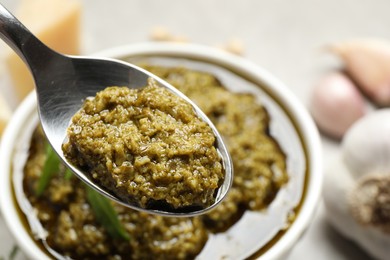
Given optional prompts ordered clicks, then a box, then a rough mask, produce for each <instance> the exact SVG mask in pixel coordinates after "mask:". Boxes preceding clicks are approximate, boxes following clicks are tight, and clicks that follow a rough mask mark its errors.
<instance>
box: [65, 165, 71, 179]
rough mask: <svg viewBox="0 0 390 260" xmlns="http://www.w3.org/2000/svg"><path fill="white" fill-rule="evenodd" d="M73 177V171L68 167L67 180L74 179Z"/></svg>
mask: <svg viewBox="0 0 390 260" xmlns="http://www.w3.org/2000/svg"><path fill="white" fill-rule="evenodd" d="M72 177H73V172H72V171H71V170H70V169H69V168H66V170H65V174H64V178H65V180H70V179H72Z"/></svg>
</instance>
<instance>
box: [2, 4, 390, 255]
mask: <svg viewBox="0 0 390 260" xmlns="http://www.w3.org/2000/svg"><path fill="white" fill-rule="evenodd" d="M26 1H28V0H26ZM80 2H81V5H82V9H81V16H80V17H81V20H80V30H81V31H80V35H81V39H80V53H81V54H92V53H95V52H98V51H100V50H103V49H107V48H111V47H115V46H119V45H126V44H131V43H138V42H142V41H150V40H164V39H167V38H170V39H174V40H179V41H188V42H194V43H201V44H205V45H210V46H217V47H223V48H226V49H229V50H230V51H233V52H235V53H236V54H237V55H242V56H244V57H245V58H247V59H249V60H251V61H253V62H254V63H256V64H258V65H260V66H262V67H264V68H265V69H266V70H268V71H270V72H271V73H272V74H274V75H275V76H276V77H278V78H279V79H281V80H282V81H283V82H284V83H285V84H286V85H287V86H288V87H289V88H291V89H292V90H293V92H294V93H295V95H296V96H297V97H298V98H299V99H300V100H301V101H302V102H303V103H304V104H305V105H306V106H307V105H308V104H309V102H310V98H311V93H312V87H313V85H314V84H315V82H316V81H317V80H318V79H319V77H321V75H323V74H324V73H326V72H327V71H330V70H333V69H335V68H337V67H338V66H340V62H339V60H337V59H336V58H335V57H334V56H332V55H330V54H329V53H327V52H326V51H324V49H325V47H326V46H327V45H329V44H331V43H334V42H339V41H342V40H349V39H356V38H371V37H374V38H380V39H390V30H389V28H390V15H389V10H390V1H388V0H267V1H266V0H242V1H237V0H213V1H210V0H196V1H188V0H187V1H186V0H165V1H161V0H115V1H107V0H80ZM1 3H2V4H4V5H5V6H6V7H7V8H8V9H9V10H11V11H15V10H16V9H17V6H18V5H19V4H20V1H19V0H2V1H1ZM167 35H168V36H167ZM164 37H167V38H164ZM0 47H1V48H2V49H1V50H2V53H4V52H5V50H4V49H5V47H3V45H1V46H0ZM6 76H7V72H6V70H5V65H4V62H2V63H1V72H0V83H1V85H0V93H1V95H3V96H4V97H5V99H6V100H8V103H9V105H10V106H11V108H14V107H15V106H16V105H17V103H18V102H19V101H18V99H17V98H16V97H15V96H14V94H13V89H12V85H11V84H9V81H5V79H4V78H5V77H6ZM322 140H323V151H324V162H325V165H326V164H327V162H328V161H329V160H330V159H331V158H332V156H334V155H335V154H336V153H337V152H338V142H337V141H335V140H332V139H329V138H327V137H322ZM0 241H1V243H0V258H1V257H2V256H4V257H7V256H8V254H9V252H10V250H11V249H12V247H13V244H14V242H13V240H12V238H11V236H10V235H9V233H8V231H7V230H6V227H5V226H4V223H3V222H2V220H1V218H0ZM18 258H21V259H23V256H21V255H18ZM314 258H315V259H316V260H321V259H324V260H325V259H367V258H368V256H367V255H365V253H363V251H361V250H360V249H359V248H358V247H357V246H355V245H354V244H352V243H351V242H349V241H347V240H345V239H344V238H343V237H341V236H340V235H338V233H337V232H336V231H334V230H333V229H332V228H331V227H330V226H329V225H328V224H327V222H326V220H325V217H324V208H323V206H322V205H319V208H318V211H317V214H316V218H315V219H313V223H312V225H311V226H310V228H309V230H308V231H307V232H306V233H305V235H304V236H303V237H302V239H301V241H300V242H299V243H298V244H297V246H296V247H295V248H294V250H293V251H292V253H291V255H290V257H289V259H314Z"/></svg>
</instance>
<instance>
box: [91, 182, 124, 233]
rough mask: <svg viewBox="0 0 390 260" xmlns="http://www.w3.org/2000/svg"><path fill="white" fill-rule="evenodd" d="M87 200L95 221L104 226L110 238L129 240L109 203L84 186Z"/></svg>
mask: <svg viewBox="0 0 390 260" xmlns="http://www.w3.org/2000/svg"><path fill="white" fill-rule="evenodd" d="M86 191H87V200H88V202H89V204H90V205H91V207H92V210H93V211H94V213H95V217H96V219H97V221H98V222H99V223H100V224H101V225H103V226H104V228H105V229H106V230H107V232H108V233H109V235H110V236H112V237H113V238H121V239H124V240H129V239H130V236H129V234H128V233H127V232H126V230H125V229H124V228H123V226H122V224H121V223H120V222H119V218H118V214H117V213H116V211H115V209H114V207H113V206H112V205H111V203H110V201H109V200H108V199H107V198H106V197H104V196H103V195H101V194H99V193H98V192H96V191H95V190H93V189H92V188H90V187H87V186H86Z"/></svg>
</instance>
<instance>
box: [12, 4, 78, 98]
mask: <svg viewBox="0 0 390 260" xmlns="http://www.w3.org/2000/svg"><path fill="white" fill-rule="evenodd" d="M15 16H16V17H17V18H18V19H19V20H20V21H21V22H22V23H23V24H24V25H25V26H26V27H27V28H28V29H29V30H30V31H31V32H33V33H34V34H35V35H36V36H37V37H38V38H39V39H40V40H41V41H43V42H44V43H45V44H47V45H48V46H49V47H50V48H52V49H54V50H56V51H58V52H61V53H65V54H79V52H80V16H81V4H80V1H79V0H23V1H22V2H21V4H20V6H19V8H18V9H17V10H16V11H15ZM6 65H7V67H8V70H9V73H10V76H11V80H12V82H13V84H14V89H15V90H16V96H17V97H18V98H19V99H20V100H21V99H23V98H24V97H25V96H26V95H27V94H28V93H29V92H30V91H31V90H32V89H33V88H34V82H33V78H32V76H31V74H30V72H29V70H28V68H27V66H26V65H25V64H24V63H23V61H22V60H21V59H20V58H19V57H18V56H17V55H16V54H15V53H14V52H12V51H11V50H9V52H8V53H7V55H6Z"/></svg>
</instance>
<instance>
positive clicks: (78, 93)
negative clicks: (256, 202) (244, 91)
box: [0, 4, 233, 216]
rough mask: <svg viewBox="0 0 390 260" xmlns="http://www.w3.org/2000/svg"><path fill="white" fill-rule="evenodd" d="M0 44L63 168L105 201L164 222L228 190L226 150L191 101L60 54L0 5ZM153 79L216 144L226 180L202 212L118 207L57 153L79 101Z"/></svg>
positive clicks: (132, 74)
mask: <svg viewBox="0 0 390 260" xmlns="http://www.w3.org/2000/svg"><path fill="white" fill-rule="evenodd" d="M0 38H2V39H3V40H4V41H5V42H6V43H7V44H8V45H9V46H10V47H11V48H12V49H13V50H14V51H15V52H16V53H17V54H18V55H19V56H20V58H22V60H23V61H24V62H25V63H26V64H27V66H28V67H29V69H30V71H31V73H32V75H33V77H34V81H35V88H36V95H37V100H38V112H39V116H40V121H41V125H42V128H43V131H44V132H45V134H46V137H47V139H48V141H49V143H50V144H51V146H52V147H53V149H54V150H55V151H56V153H57V154H58V155H59V157H60V158H61V159H62V161H63V162H64V163H65V164H66V166H67V167H68V168H70V169H71V170H72V171H73V172H74V174H76V176H77V177H79V178H80V179H81V180H82V181H84V182H85V183H86V184H88V185H89V186H90V187H92V188H94V189H95V190H96V191H98V192H99V193H101V194H103V195H105V196H106V197H108V198H110V199H112V200H114V201H116V202H118V203H120V204H122V205H124V206H127V207H129V208H132V209H135V210H140V211H146V212H148V213H154V214H160V215H167V216H194V215H199V214H203V213H205V212H207V211H209V210H210V209H212V208H214V207H215V206H216V205H218V204H219V203H220V202H221V201H222V199H223V198H224V197H225V195H226V193H227V191H228V190H229V188H230V186H231V183H232V177H233V168H232V162H231V158H230V156H229V153H228V151H227V149H226V146H225V144H224V142H223V140H222V138H221V136H220V134H219V133H218V131H217V130H216V128H215V126H214V125H213V124H212V123H211V121H210V120H209V119H208V118H207V116H206V115H205V114H204V113H203V112H202V111H201V110H200V108H199V107H197V106H196V105H195V104H194V103H193V102H192V101H191V100H190V99H188V98H187V97H186V96H185V95H184V94H182V93H181V92H180V91H178V90H177V89H176V88H174V87H173V86H171V85H170V84H168V83H167V82H165V81H163V80H161V79H160V78H158V77H157V76H155V75H153V74H151V73H149V72H147V71H146V70H143V69H141V68H139V67H137V66H135V65H132V64H129V63H126V62H123V61H119V60H113V59H108V58H90V57H77V56H69V55H63V54H59V53H57V52H55V51H53V50H51V49H50V48H49V47H47V46H46V45H44V44H43V43H42V42H41V41H40V40H38V39H37V38H36V37H35V36H34V35H33V34H32V33H31V32H30V31H29V30H28V29H27V28H26V27H25V26H24V25H23V24H22V23H21V22H20V21H18V20H17V19H16V18H15V17H14V16H13V15H12V14H11V13H10V12H9V11H8V10H7V9H6V8H4V7H3V6H2V5H1V4H0ZM148 78H153V79H154V80H155V81H156V82H157V83H158V84H159V86H161V87H163V88H167V89H168V90H170V91H171V92H173V93H174V94H176V95H177V96H179V97H181V98H182V99H184V100H185V101H187V102H188V103H190V104H191V105H192V106H193V108H194V111H195V113H196V114H197V115H198V117H199V118H201V119H202V120H203V121H204V122H206V123H207V124H208V125H209V126H210V128H211V129H212V131H213V132H214V135H215V138H216V148H217V150H218V152H219V154H220V156H221V158H222V165H223V168H224V170H225V178H224V182H223V184H222V185H221V187H220V188H219V189H218V192H217V195H216V198H215V202H214V203H213V204H212V205H211V206H209V207H206V208H202V209H199V208H194V209H186V210H183V211H181V210H180V209H179V210H177V209H175V210H172V209H168V208H167V209H144V208H141V207H139V206H137V205H135V204H130V203H129V202H125V201H122V200H121V199H120V198H119V197H117V196H116V195H115V194H114V193H112V192H111V191H109V190H107V189H106V188H105V187H101V186H99V185H98V184H96V183H94V181H93V180H92V179H91V178H90V177H89V176H88V174H87V173H85V172H82V171H81V170H80V169H78V168H76V167H75V166H73V165H72V164H71V163H69V162H68V161H67V159H66V158H65V156H64V154H63V151H62V144H63V142H64V140H65V139H66V130H67V127H68V125H69V123H70V121H71V118H72V117H73V115H74V114H75V113H76V112H77V111H78V110H79V109H80V108H81V106H82V104H83V100H85V99H86V98H87V97H91V96H95V95H96V93H97V92H98V91H101V90H103V89H105V88H106V87H107V86H128V87H129V88H140V87H142V86H146V85H147V80H148Z"/></svg>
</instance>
